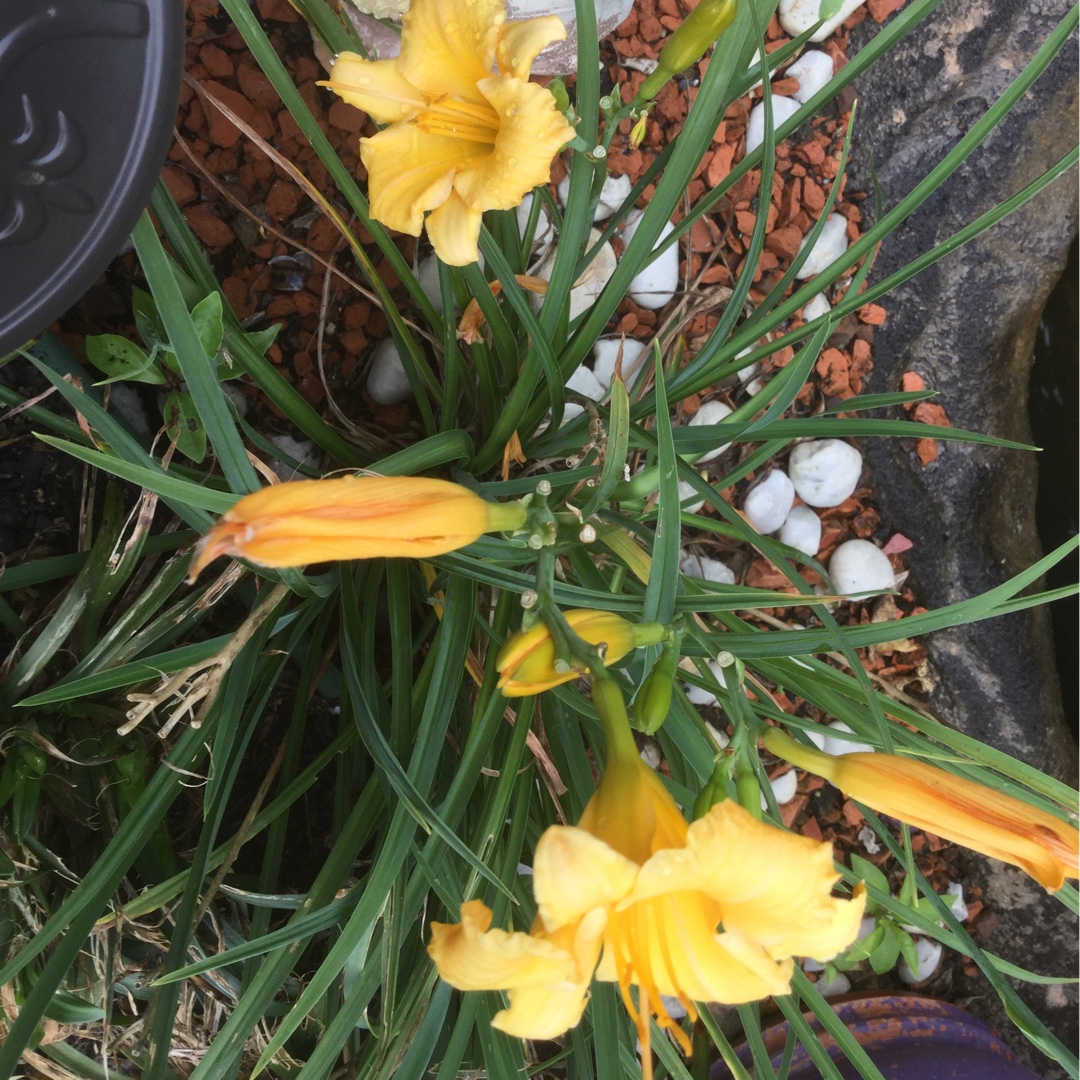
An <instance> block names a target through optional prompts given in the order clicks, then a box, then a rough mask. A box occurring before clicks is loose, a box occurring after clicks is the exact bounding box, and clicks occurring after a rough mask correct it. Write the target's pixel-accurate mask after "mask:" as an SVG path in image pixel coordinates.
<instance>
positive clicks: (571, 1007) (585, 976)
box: [491, 908, 607, 1039]
mask: <svg viewBox="0 0 1080 1080" xmlns="http://www.w3.org/2000/svg"><path fill="white" fill-rule="evenodd" d="M606 921H607V918H606V913H605V911H604V909H603V908H598V909H596V910H595V911H593V912H591V913H590V914H589V915H587V916H586V917H585V918H584V919H582V920H581V922H580V923H578V924H576V925H570V926H567V927H564V928H563V929H562V930H559V931H557V932H556V933H554V934H551V935H550V936H549V937H547V938H546V939H545V940H548V941H550V942H551V943H552V944H554V945H557V946H558V947H560V948H563V949H565V950H566V951H567V952H568V953H570V954H572V955H573V957H574V960H575V965H574V970H573V973H572V975H571V977H570V978H569V979H568V980H566V981H564V982H563V983H562V984H559V985H550V986H545V987H541V986H535V987H527V986H520V985H518V986H514V987H512V988H511V989H510V990H509V992H508V995H507V996H508V997H509V998H510V1007H509V1008H508V1009H503V1010H502V1012H499V1013H496V1014H495V1016H494V1017H493V1018H492V1021H491V1025H492V1027H496V1028H498V1029H499V1030H500V1031H504V1032H506V1034H507V1035H515V1036H517V1037H518V1038H521V1039H554V1038H555V1037H556V1036H558V1035H561V1034H562V1033H563V1032H565V1031H567V1030H569V1029H570V1028H572V1027H575V1026H576V1025H577V1023H578V1021H579V1020H580V1019H581V1014H582V1013H583V1012H584V1011H585V1006H586V1005H587V1004H588V1001H589V995H588V989H589V983H590V982H591V981H592V973H593V969H594V968H595V967H596V961H597V957H598V956H599V954H600V946H601V941H602V940H603V932H604V926H605V924H606Z"/></svg>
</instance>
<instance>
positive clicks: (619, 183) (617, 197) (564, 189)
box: [558, 173, 634, 221]
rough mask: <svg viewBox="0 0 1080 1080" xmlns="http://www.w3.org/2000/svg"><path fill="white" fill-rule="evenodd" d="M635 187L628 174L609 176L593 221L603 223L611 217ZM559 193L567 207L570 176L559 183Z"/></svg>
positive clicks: (601, 192) (602, 189)
mask: <svg viewBox="0 0 1080 1080" xmlns="http://www.w3.org/2000/svg"><path fill="white" fill-rule="evenodd" d="M633 186H634V185H633V182H632V181H631V179H630V177H629V176H628V175H627V174H626V173H623V174H622V176H609V177H608V178H607V179H606V180H605V181H604V186H603V187H602V188H601V189H600V199H599V201H598V202H597V204H596V209H595V210H594V211H593V221H603V220H604V219H605V218H609V217H611V215H612V214H614V213H615V211H616V210H618V209H619V207H620V206H622V204H623V202H624V201H625V200H626V197H627V196H628V195H629V194H630V192H631V190H632V189H633ZM558 192H559V202H561V203H562V204H563V206H565V205H566V200H567V199H568V198H569V196H570V175H569V174H567V175H566V176H564V177H563V178H562V179H561V180H560V181H559V187H558Z"/></svg>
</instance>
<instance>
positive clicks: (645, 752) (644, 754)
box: [640, 739, 660, 770]
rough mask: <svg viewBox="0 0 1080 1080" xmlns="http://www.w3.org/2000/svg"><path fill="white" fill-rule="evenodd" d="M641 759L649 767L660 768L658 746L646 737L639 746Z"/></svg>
mask: <svg viewBox="0 0 1080 1080" xmlns="http://www.w3.org/2000/svg"><path fill="white" fill-rule="evenodd" d="M640 756H641V760H642V761H644V762H645V764H646V765H648V766H649V768H650V769H653V770H656V769H659V768H660V746H659V744H658V743H656V742H655V741H654V740H652V739H647V740H646V742H645V745H644V746H643V747H642V748H641V754H640Z"/></svg>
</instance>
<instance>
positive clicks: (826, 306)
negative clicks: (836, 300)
mask: <svg viewBox="0 0 1080 1080" xmlns="http://www.w3.org/2000/svg"><path fill="white" fill-rule="evenodd" d="M830 311H832V304H830V303H829V301H828V300H827V299H826V298H825V294H824V293H820V292H819V293H818V294H817V296H811V297H810V299H809V300H807V301H806V303H805V304H803V308H802V319H803V322H813V321H814V320H815V319H820V318H821V316H822V315H828V314H829V312H830Z"/></svg>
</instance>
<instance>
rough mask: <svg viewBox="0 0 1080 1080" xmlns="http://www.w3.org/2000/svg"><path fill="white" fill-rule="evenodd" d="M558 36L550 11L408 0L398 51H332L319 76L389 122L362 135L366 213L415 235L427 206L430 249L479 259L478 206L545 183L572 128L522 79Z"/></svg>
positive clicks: (515, 197)
mask: <svg viewBox="0 0 1080 1080" xmlns="http://www.w3.org/2000/svg"><path fill="white" fill-rule="evenodd" d="M565 37H566V28H565V27H564V26H563V24H562V22H561V21H560V20H559V18H558V17H557V16H555V15H545V16H542V17H540V18H535V19H522V20H518V21H514V22H507V20H506V8H505V6H504V4H503V0H470V2H468V3H462V2H461V0H415V2H414V3H413V4H412V6H411V7H410V8H409V10H408V12H406V14H405V15H404V17H403V20H402V30H401V53H400V54H399V55H398V56H397V57H395V58H394V59H392V60H364V59H363V58H362V57H360V56H357V55H356V54H355V53H349V52H344V53H341V54H339V56H338V58H337V60H336V62H335V64H334V67H333V70H332V71H331V73H330V79H329V81H328V82H326V83H324V84H323V85H325V86H329V87H330V89H331V90H333V91H334V92H335V93H336V94H338V95H339V96H340V97H342V98H343V99H344V100H345V101H347V102H348V103H349V104H350V105H355V106H356V107H357V108H359V109H362V110H363V111H364V112H366V113H367V114H368V115H369V116H370V117H371V118H372V119H373V120H374V121H375V122H376V123H378V124H386V125H388V126H387V127H386V128H385V129H384V130H383V131H380V132H379V133H378V134H377V135H374V136H372V137H370V138H365V139H361V140H360V157H361V160H362V161H363V163H364V166H365V167H366V168H367V171H368V184H369V191H370V196H371V216H372V217H373V218H374V219H375V220H376V221H380V222H382V224H384V225H386V226H387V227H389V228H391V229H397V230H398V231H399V232H403V233H408V234H409V235H411V236H419V235H420V231H421V228H422V227H423V226H424V224H425V221H424V213H425V211H428V210H430V211H431V215H430V216H429V217H428V218H427V222H426V225H427V234H428V239H429V240H430V241H431V244H432V247H434V249H435V253H436V255H438V256H439V258H440V259H442V260H443V262H445V263H449V264H451V265H454V266H464V265H466V264H468V263H472V262H475V261H476V259H477V241H478V239H479V235H480V220H481V215H482V214H483V212H484V211H485V210H509V209H512V208H513V207H515V206H517V205H518V203H520V202H521V200H522V199H523V198H524V196H525V193H526V192H528V191H530V190H531V189H532V188H534V187H536V185H537V184H543V183H546V182H547V180H548V177H549V176H550V171H551V159H552V157H553V156H554V155H555V154H556V153H557V152H558V151H559V150H560V149H561V148H562V147H563V146H564V145H565V144H566V143H567V142H569V141H570V140H571V139H572V138H573V137H574V131H573V128H572V127H571V126H570V124H569V123H567V121H566V119H565V117H564V116H563V115H562V114H561V113H560V112H559V111H558V109H557V108H556V106H555V99H554V98H553V97H552V95H551V94H550V93H549V92H548V91H547V90H546V89H544V88H543V87H542V86H539V85H537V84H535V83H530V82H529V69H530V68H531V66H532V62H533V60H534V59H536V55H537V54H538V53H539V52H540V50H541V49H543V48H544V47H545V46H547V45H550V44H551V43H552V42H555V41H562V40H563V38H565Z"/></svg>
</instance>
